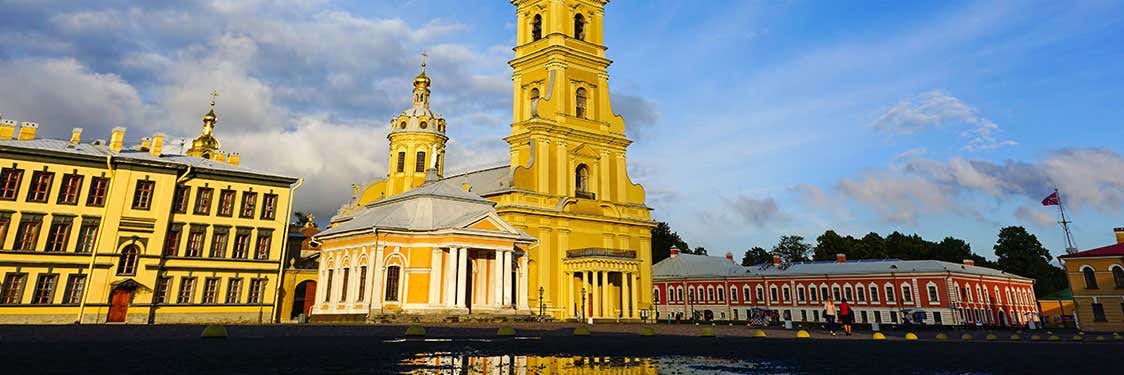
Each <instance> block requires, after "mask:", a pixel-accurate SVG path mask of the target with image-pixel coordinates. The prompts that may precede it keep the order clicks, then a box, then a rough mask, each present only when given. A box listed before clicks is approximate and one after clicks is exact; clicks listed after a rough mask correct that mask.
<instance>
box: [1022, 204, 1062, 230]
mask: <svg viewBox="0 0 1124 375" xmlns="http://www.w3.org/2000/svg"><path fill="white" fill-rule="evenodd" d="M1048 208H1049V207H1042V206H1039V207H1027V206H1022V207H1019V209H1018V210H1015V217H1017V218H1018V219H1019V220H1022V221H1023V222H1024V223H1028V224H1032V225H1037V226H1040V227H1046V226H1050V225H1055V224H1057V219H1055V218H1053V217H1052V216H1050V214H1048V213H1047V212H1049V209H1048Z"/></svg>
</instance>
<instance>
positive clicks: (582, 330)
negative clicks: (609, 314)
mask: <svg viewBox="0 0 1124 375" xmlns="http://www.w3.org/2000/svg"><path fill="white" fill-rule="evenodd" d="M591 334H592V332H589V327H584V326H583V327H578V328H574V336H589V335H591Z"/></svg>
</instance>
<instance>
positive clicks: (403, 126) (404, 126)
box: [398, 121, 406, 129]
mask: <svg viewBox="0 0 1124 375" xmlns="http://www.w3.org/2000/svg"><path fill="white" fill-rule="evenodd" d="M398 127H400V128H402V129H405V128H406V122H405V121H402V123H401V124H399V125H398Z"/></svg>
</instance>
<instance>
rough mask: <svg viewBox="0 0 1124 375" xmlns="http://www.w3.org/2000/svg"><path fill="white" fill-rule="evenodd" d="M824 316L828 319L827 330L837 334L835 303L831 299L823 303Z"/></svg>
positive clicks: (833, 334)
mask: <svg viewBox="0 0 1124 375" xmlns="http://www.w3.org/2000/svg"><path fill="white" fill-rule="evenodd" d="M823 317H824V320H827V331H828V332H830V333H831V335H832V336H835V304H834V303H832V302H831V300H830V299H828V300H827V301H824V303H823Z"/></svg>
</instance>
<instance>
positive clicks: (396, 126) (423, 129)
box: [385, 53, 449, 197]
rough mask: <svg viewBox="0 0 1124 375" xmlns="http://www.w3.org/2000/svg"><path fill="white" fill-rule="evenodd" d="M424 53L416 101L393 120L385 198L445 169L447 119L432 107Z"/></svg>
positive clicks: (391, 123) (441, 174)
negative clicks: (430, 172) (431, 108)
mask: <svg viewBox="0 0 1124 375" xmlns="http://www.w3.org/2000/svg"><path fill="white" fill-rule="evenodd" d="M425 57H426V55H425V53H422V64H421V73H419V74H418V76H417V77H415V78H414V97H413V104H412V105H411V106H410V108H409V109H407V110H405V111H402V113H401V114H399V115H398V116H397V117H395V118H394V119H393V120H391V122H390V134H388V135H387V139H388V140H390V157H389V158H388V159H387V160H389V162H390V163H389V165H388V168H387V174H386V195H385V196H386V197H390V196H394V195H397V194H400V193H403V192H406V191H408V190H410V189H412V188H414V187H417V186H420V185H421V184H423V183H424V182H425V176H426V173H427V171H430V170H432V173H435V174H436V176H435V177H436V178H441V177H442V176H443V175H444V169H445V141H447V140H448V139H449V138H448V137H446V136H445V119H444V118H442V117H441V116H439V115H437V114H434V113H433V111H432V110H430V109H429V94H430V90H429V85H430V83H432V82H431V80H430V79H429V77H428V76H426V75H425V64H426V63H425Z"/></svg>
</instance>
